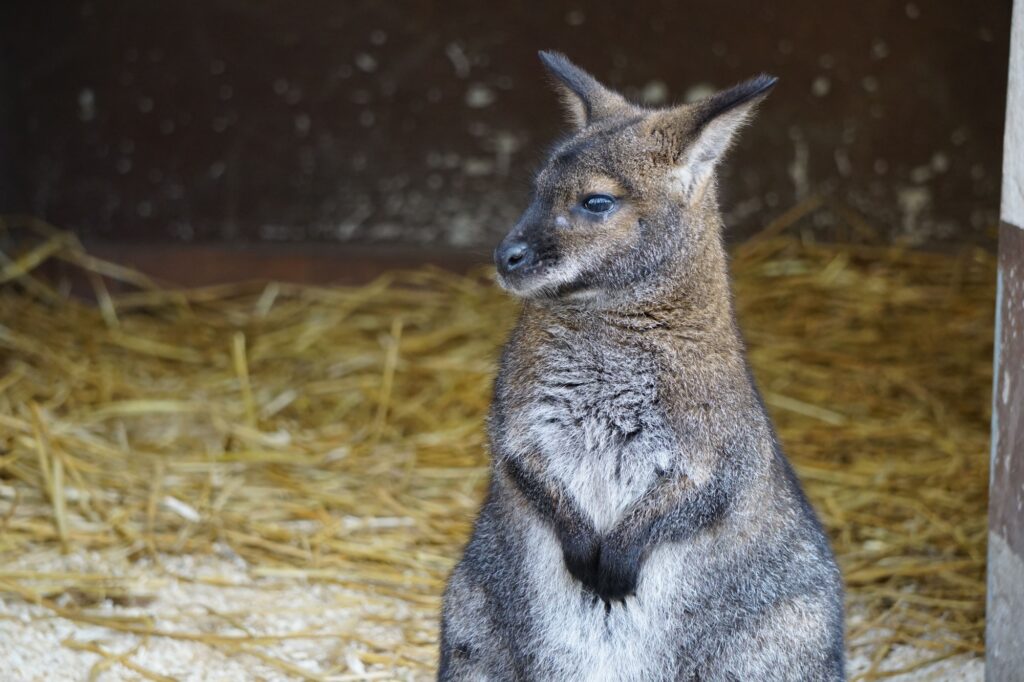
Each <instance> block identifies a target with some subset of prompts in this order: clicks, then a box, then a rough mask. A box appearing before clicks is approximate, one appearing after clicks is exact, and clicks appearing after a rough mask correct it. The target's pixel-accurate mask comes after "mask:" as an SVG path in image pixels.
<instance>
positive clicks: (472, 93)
mask: <svg viewBox="0 0 1024 682" xmlns="http://www.w3.org/2000/svg"><path fill="white" fill-rule="evenodd" d="M497 98H498V96H497V94H496V93H495V92H494V90H491V89H490V88H489V87H487V86H486V85H483V84H482V83H473V84H472V85H470V86H469V89H468V90H466V106H467V107H470V108H473V109H483V108H484V107H488V106H490V105H491V104H493V103H494V100H496V99H497Z"/></svg>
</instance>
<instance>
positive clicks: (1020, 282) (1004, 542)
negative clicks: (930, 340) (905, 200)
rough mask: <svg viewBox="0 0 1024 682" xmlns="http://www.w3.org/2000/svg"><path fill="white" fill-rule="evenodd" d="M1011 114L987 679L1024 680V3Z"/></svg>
mask: <svg viewBox="0 0 1024 682" xmlns="http://www.w3.org/2000/svg"><path fill="white" fill-rule="evenodd" d="M1015 5H1016V6H1015V9H1014V20H1013V38H1014V39H1013V51H1012V54H1011V57H1010V77H1009V88H1008V97H1007V108H1006V139H1005V150H1004V160H1003V198H1002V218H1003V221H1004V222H1003V224H1002V227H1001V228H1000V232H999V283H998V296H997V301H996V333H995V344H996V345H995V369H994V372H995V374H994V381H993V400H992V404H993V409H992V462H991V466H992V469H991V484H990V490H989V554H988V564H989V581H988V608H987V613H986V626H987V628H986V634H985V640H986V649H987V662H986V676H987V679H988V680H990V681H991V682H1010V681H1011V680H1020V679H1021V675H1022V674H1024V646H1022V644H1024V111H1022V106H1024V0H1017V2H1016V3H1015Z"/></svg>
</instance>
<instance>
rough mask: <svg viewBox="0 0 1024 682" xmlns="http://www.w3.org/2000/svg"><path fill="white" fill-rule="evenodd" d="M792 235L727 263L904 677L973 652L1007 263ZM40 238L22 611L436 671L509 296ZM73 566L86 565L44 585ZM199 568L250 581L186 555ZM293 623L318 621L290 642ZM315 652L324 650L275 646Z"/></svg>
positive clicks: (15, 566)
mask: <svg viewBox="0 0 1024 682" xmlns="http://www.w3.org/2000/svg"><path fill="white" fill-rule="evenodd" d="M820 206H821V202H820V201H819V202H818V203H815V204H813V205H809V206H802V207H797V209H794V212H793V216H790V217H789V218H787V220H789V221H790V222H791V221H793V220H797V219H798V218H800V217H801V216H803V215H805V214H807V213H809V212H813V211H816V210H820ZM794 216H795V217H794ZM786 227H787V224H786V223H785V221H783V224H779V225H773V226H771V228H770V232H767V233H765V234H763V235H762V236H761V237H759V238H757V239H755V240H752V241H750V242H749V243H746V244H744V245H742V246H741V247H739V248H738V249H737V250H736V252H735V261H734V263H733V270H734V273H735V276H736V297H737V301H738V304H739V307H740V310H739V313H740V318H741V323H742V325H743V327H744V330H745V332H746V336H747V339H748V341H749V345H750V356H751V361H752V363H753V365H754V368H755V371H756V374H757V377H758V379H759V381H760V383H761V386H762V388H763V389H764V392H765V396H766V400H767V402H768V405H769V407H770V408H771V410H772V412H773V415H774V417H775V419H776V421H777V424H778V427H779V431H780V434H781V438H782V441H783V443H784V444H785V447H786V449H787V451H788V453H789V454H790V456H791V457H792V459H793V460H794V462H795V464H796V467H797V469H798V471H799V473H800V475H801V476H802V478H803V480H804V482H805V484H806V487H807V489H808V492H809V494H810V496H811V498H812V500H813V502H814V504H815V506H816V507H817V509H818V510H819V512H820V514H821V516H822V518H823V520H824V522H825V525H826V526H827V528H828V530H829V533H830V535H831V538H832V542H833V544H834V546H835V548H836V551H837V553H838V556H839V559H840V562H841V564H842V568H843V570H844V573H845V575H846V578H847V583H848V585H849V596H848V603H849V612H850V618H849V622H848V628H849V632H850V639H851V651H852V654H853V655H854V656H855V657H859V658H861V659H863V660H864V661H865V662H864V663H863V665H861V667H860V668H859V669H858V670H857V671H856V673H857V675H858V678H857V679H861V680H875V679H884V678H887V677H891V676H893V675H895V674H897V672H893V667H892V666H893V664H890V663H887V661H889V660H890V658H891V652H892V651H894V650H896V649H898V648H899V647H901V646H906V645H909V646H913V647H916V648H917V649H920V650H922V651H924V652H925V657H926V658H932V657H933V658H935V659H943V658H947V657H949V656H952V655H955V654H965V655H969V656H977V655H979V654H980V652H981V646H982V632H983V615H984V613H983V604H984V565H985V508H986V486H987V469H986V464H987V457H986V454H985V453H986V442H987V424H988V419H989V415H988V412H987V410H988V405H989V401H988V399H987V395H988V392H989V386H990V372H991V368H990V359H991V330H992V308H993V305H992V297H993V273H994V266H993V262H992V259H991V258H990V257H989V256H987V255H985V254H982V253H979V252H974V251H972V252H967V253H962V254H958V255H937V254H929V253H920V252H911V251H904V250H899V249H890V248H875V247H864V246H850V247H834V246H820V245H814V244H803V243H800V242H798V241H796V240H793V239H791V238H787V237H785V236H782V235H781V233H782V232H783V230H784V229H785V228H786ZM37 234H39V237H38V238H37V239H36V240H35V241H34V242H31V243H29V244H28V245H27V247H26V248H25V249H24V250H23V251H22V253H21V254H20V255H15V254H12V255H10V256H9V257H8V256H7V255H4V256H3V257H2V258H0V280H5V281H6V284H4V285H3V286H2V287H0V518H2V524H3V526H2V527H3V533H2V534H0V591H2V592H3V593H5V594H6V595H7V597H6V598H7V599H8V600H22V601H23V602H24V603H30V604H33V605H35V606H33V607H32V608H36V609H40V611H39V613H40V614H49V617H52V618H57V619H59V620H61V621H66V622H69V623H73V624H74V625H75V627H81V628H82V631H83V632H86V631H89V628H92V629H95V628H97V627H98V628H101V629H104V630H106V631H109V632H112V633H121V634H124V635H130V636H132V637H136V638H138V639H137V640H135V641H136V645H143V644H145V643H146V642H154V641H167V640H174V641H177V642H194V643H196V644H201V645H203V646H207V647H210V648H212V649H213V650H216V651H219V652H220V653H221V654H222V655H223V656H226V657H228V658H231V659H239V660H242V659H245V658H246V657H250V658H251V660H253V661H256V662H257V663H259V664H260V665H263V666H264V669H266V670H268V671H269V672H268V674H278V675H281V676H301V677H305V678H307V679H336V680H360V679H392V678H395V677H398V678H415V679H428V678H429V677H430V674H431V672H430V671H431V670H432V668H433V666H434V665H435V661H436V658H435V657H436V636H437V635H436V629H437V611H438V608H439V605H440V594H441V590H442V588H443V584H444V579H445V576H446V574H447V573H448V571H449V570H450V569H451V567H452V565H453V563H454V561H455V560H456V559H457V557H458V556H459V552H460V547H461V545H462V543H463V541H464V540H465V538H466V536H467V533H468V532H469V528H470V523H471V521H472V518H473V515H474V512H475V510H476V506H477V504H478V502H479V499H480V496H481V493H482V490H483V486H484V485H485V482H486V477H487V469H486V467H487V458H486V447H485V439H484V429H483V417H484V414H485V411H486V408H487V405H488V401H489V397H490V389H491V382H492V380H493V374H494V369H495V360H496V357H497V353H498V349H499V345H500V343H501V341H502V340H503V338H504V336H505V333H506V331H507V329H508V328H509V326H510V324H511V323H512V321H513V318H514V314H515V304H514V303H513V302H511V301H509V300H508V299H507V298H506V297H505V296H503V295H502V294H501V293H499V292H498V291H496V290H495V288H494V287H493V286H492V285H491V284H490V281H489V277H488V275H487V274H486V273H478V274H474V275H470V276H468V277H462V276H456V275H451V274H447V273H443V272H439V271H436V270H430V269H425V270H418V271H415V272H407V273H391V274H388V275H386V276H383V277H382V278H381V279H379V280H377V281H376V282H373V283H371V284H369V285H367V286H365V287H356V288H351V287H336V288H327V287H313V286H294V285H289V284H283V283H274V284H270V285H263V284H258V285H250V284H238V285H233V286H218V287H208V288H204V289H196V290H192V291H170V290H164V289H161V288H159V287H157V286H156V285H155V284H153V283H152V282H151V281H149V280H148V279H147V278H145V277H144V276H142V275H139V274H138V273H134V272H132V271H130V270H127V269H125V268H122V267H119V266H115V265H113V264H109V263H105V262H103V261H99V260H97V259H95V258H93V257H90V256H88V255H87V254H85V253H84V252H83V251H82V250H81V248H80V246H79V245H78V243H77V241H76V240H75V239H74V238H73V237H71V236H70V235H66V234H63V233H59V232H54V231H52V230H43V231H42V232H41V233H37ZM52 259H59V260H61V261H63V262H65V263H71V264H74V265H75V266H77V267H80V268H84V269H85V270H86V271H87V272H88V273H91V274H90V276H89V278H88V279H87V281H89V282H91V283H92V286H93V291H94V292H95V294H96V297H97V300H98V302H99V305H98V306H96V305H90V304H86V303H83V302H81V301H79V300H76V299H73V298H67V297H66V296H62V295H59V294H58V293H57V292H58V291H60V289H59V288H54V287H53V286H52V284H50V283H47V278H46V277H43V276H41V275H40V274H39V270H38V268H39V266H40V265H42V264H44V263H46V262H48V260H52ZM127 285H131V286H130V287H129V286H127ZM127 289H131V290H130V291H129V290H127ZM62 551H66V552H69V553H70V554H69V555H68V557H67V558H68V559H69V561H68V562H66V563H69V564H74V565H77V564H75V562H74V561H70V559H74V558H76V557H79V558H80V557H93V558H94V559H95V561H93V562H92V563H93V564H97V562H98V565H93V566H92V567H91V568H87V567H82V568H81V569H75V568H74V567H72V568H69V569H67V570H64V569H60V570H57V569H53V570H49V571H44V570H42V569H40V568H39V567H40V566H44V565H48V566H51V565H53V564H54V561H55V560H56V559H57V558H59V557H60V556H61V552H62ZM197 556H199V557H201V556H215V557H221V559H222V560H223V561H226V562H229V563H231V565H234V566H238V567H239V568H238V570H239V571H240V573H238V574H231V575H220V574H200V573H197V572H195V571H188V570H186V569H184V568H181V567H180V566H178V564H177V563H175V562H177V561H178V558H181V559H187V558H189V557H197ZM116 562H127V563H128V564H130V565H133V564H135V563H138V562H143V563H142V564H139V565H147V566H150V568H149V569H147V571H148V574H149V575H151V579H152V580H154V581H158V582H160V581H162V582H160V585H168V584H179V583H192V584H194V585H195V586H196V587H197V588H199V587H203V589H207V590H223V591H232V590H235V589H236V588H237V587H239V586H240V585H241V586H244V587H248V588H251V589H253V590H258V591H262V592H266V593H274V591H282V592H281V594H282V595H288V594H295V590H305V591H316V590H321V589H324V590H330V592H329V594H330V595H332V596H331V599H334V600H336V601H337V602H338V603H339V604H341V605H342V607H343V608H344V609H345V611H344V613H346V614H349V616H350V619H349V620H346V619H344V618H340V619H339V620H337V621H334V620H332V621H330V622H323V623H320V622H319V621H316V620H315V618H316V617H318V616H317V609H318V608H319V607H318V605H317V603H316V602H314V603H313V604H312V605H306V604H305V602H303V605H302V606H301V608H302V609H305V610H304V611H303V614H304V615H301V618H300V616H299V615H296V614H293V613H291V612H290V611H289V610H288V609H289V608H291V606H292V605H291V604H290V603H289V602H288V600H287V599H286V602H285V603H284V604H281V605H280V606H278V607H275V608H277V609H278V610H277V611H275V612H274V613H270V614H269V615H268V620H267V621H266V622H263V621H261V623H262V624H260V623H254V622H253V617H254V616H256V615H259V614H258V613H256V612H257V611H259V609H261V608H264V606H262V605H264V604H265V602H263V601H260V602H259V605H256V602H253V603H252V604H249V603H239V604H235V606H234V607H233V608H234V610H235V613H234V614H226V613H223V611H224V609H221V611H218V612H217V613H219V614H220V615H219V616H216V617H215V616H214V615H213V614H211V612H210V611H202V612H196V611H195V609H192V610H189V608H187V607H184V606H183V607H182V608H181V609H179V610H174V611H171V612H167V611H160V612H159V613H158V612H156V611H153V610H152V609H154V608H156V607H155V606H153V605H150V606H147V604H151V603H152V601H153V598H152V597H150V596H148V595H149V590H150V589H152V590H159V589H163V588H161V587H160V586H159V585H155V586H154V585H146V586H142V587H133V584H130V583H126V582H125V581H124V580H121V579H119V578H117V577H116V576H114V575H111V574H109V573H108V571H107V570H106V569H104V566H106V565H108V564H110V565H112V564H113V563H116ZM146 562H148V563H146ZM288 590H291V592H288ZM316 593H317V594H320V592H316ZM324 594H328V592H325V593H324ZM324 599H325V600H326V599H327V598H326V597H324ZM117 600H120V601H117ZM119 604H121V605H123V606H119ZM104 605H106V606H104ZM296 608H297V606H296ZM324 608H325V609H326V608H327V606H326V603H325V604H324ZM228 610H230V609H228ZM39 617H43V616H42V615H40V616H39ZM282 619H283V620H282ZM292 619H299V620H298V621H297V622H299V623H301V624H304V625H301V626H300V625H296V626H295V627H292V628H290V629H288V628H283V626H276V627H275V626H273V623H277V622H287V623H291V622H293V620H292ZM310 619H314V620H310ZM268 623H269V624H268ZM309 623H314V625H310V624H309ZM76 633H77V631H76ZM86 639H87V638H85V636H84V635H79V634H75V636H73V637H67V638H65V639H64V640H62V641H64V646H65V647H70V648H73V649H75V650H82V651H85V652H91V653H90V654H89V655H94V656H96V657H98V662H96V668H95V671H94V672H95V673H96V674H98V673H99V672H101V671H102V670H104V669H107V668H116V667H121V668H126V669H128V670H130V671H133V672H134V673H135V674H137V675H140V676H143V677H147V678H149V679H163V678H164V676H166V675H167V674H169V671H168V670H164V669H158V668H157V667H155V665H154V664H153V663H152V662H149V661H146V660H144V659H143V658H141V656H142V654H143V653H145V651H146V646H148V645H145V646H142V648H141V649H138V650H135V649H130V648H126V651H127V653H118V652H115V651H113V650H112V649H110V648H109V647H107V646H106V645H103V644H102V643H101V642H98V641H86ZM303 639H307V640H311V641H315V642H318V643H322V644H317V647H320V648H323V647H328V648H324V649H323V650H324V651H325V652H327V653H326V654H324V658H323V659H322V660H319V661H312V662H311V661H309V660H300V659H299V658H297V657H296V656H297V654H294V653H290V652H292V650H291V649H288V648H287V647H286V646H285V644H286V643H287V642H290V641H296V640H303ZM330 642H333V643H334V644H331V645H330V646H333V647H334V648H329V646H328V643H330ZM318 650H319V649H318ZM252 657H254V658H252ZM926 663H927V661H925V660H918V661H912V662H910V663H907V664H905V665H906V667H908V668H912V667H913V666H920V665H925V664H926ZM275 671H276V672H275Z"/></svg>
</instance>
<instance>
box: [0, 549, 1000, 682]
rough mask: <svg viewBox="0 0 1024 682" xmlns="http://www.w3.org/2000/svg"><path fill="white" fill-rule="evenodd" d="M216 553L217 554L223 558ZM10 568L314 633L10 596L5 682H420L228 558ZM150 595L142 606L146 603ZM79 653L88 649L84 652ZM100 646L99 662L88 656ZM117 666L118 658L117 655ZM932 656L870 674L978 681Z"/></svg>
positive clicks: (345, 617)
mask: <svg viewBox="0 0 1024 682" xmlns="http://www.w3.org/2000/svg"><path fill="white" fill-rule="evenodd" d="M223 549H224V552H223V553H224V554H230V550H227V548H223ZM18 565H21V566H24V567H26V568H27V569H30V570H34V571H40V570H43V571H47V572H52V573H60V572H65V571H73V572H87V573H88V572H96V571H98V572H103V573H104V574H107V575H111V574H112V575H117V576H119V577H121V578H122V579H123V580H124V581H125V584H126V585H130V586H131V590H132V592H133V593H135V594H140V595H146V596H147V602H146V603H145V605H139V606H118V605H116V604H114V603H113V602H111V601H109V600H106V601H104V602H102V603H100V604H97V609H98V610H99V611H100V612H102V613H104V614H105V615H108V616H117V617H120V618H123V619H124V620H125V622H131V620H132V619H134V618H139V617H145V618H152V619H154V621H155V622H154V625H155V626H156V627H158V628H162V629H167V630H174V629H177V630H181V631H186V630H187V631H190V632H217V633H219V634H220V635H221V636H225V637H230V636H232V635H237V636H241V637H246V638H252V637H260V636H262V635H268V636H278V635H281V634H284V633H291V632H302V631H306V632H316V633H317V636H316V637H311V638H305V639H290V640H278V641H275V642H274V643H272V644H269V645H267V646H263V647H261V648H260V650H259V651H260V655H259V656H257V655H254V654H253V653H247V652H246V650H245V646H244V645H243V646H239V647H238V648H237V649H236V650H234V651H232V650H231V649H230V648H225V647H224V646H223V645H220V646H210V645H207V644H203V643H201V642H197V641H190V640H182V639H175V638H172V637H147V636H145V635H137V634H131V633H124V632H116V631H111V630H110V629H108V628H105V627H101V626H95V625H89V624H83V623H75V622H71V621H68V620H64V619H61V618H59V617H55V616H54V613H53V612H52V611H51V610H49V609H47V608H45V607H39V606H33V605H31V604H27V603H25V602H23V601H21V600H16V599H5V600H4V601H3V602H0V660H3V661H6V665H7V666H8V667H7V669H6V670H7V672H6V677H5V679H7V680H18V681H21V680H24V681H26V682H28V681H29V680H32V681H36V682H42V681H47V682H51V681H52V682H63V681H65V680H66V681H68V682H72V681H74V682H78V681H80V680H86V679H96V680H100V681H110V680H135V679H145V677H144V675H145V672H146V671H148V672H149V673H159V674H160V675H164V676H168V677H171V678H173V679H177V680H182V681H186V680H194V681H197V682H198V681H199V680H240V681H241V680H253V679H264V680H292V679H301V678H302V677H303V676H308V678H309V679H320V680H334V681H336V682H341V681H343V680H352V681H355V680H429V679H432V675H431V674H430V673H428V672H423V671H414V670H411V669H408V668H405V669H403V668H401V667H395V668H390V669H388V670H383V671H375V672H374V671H368V670H367V665H366V664H364V663H363V662H362V659H361V658H360V653H364V652H365V647H364V646H363V645H362V644H361V643H360V642H358V641H353V640H352V638H351V631H352V628H355V630H356V631H357V632H362V633H363V634H366V635H368V636H369V635H371V634H372V637H373V638H374V639H375V640H376V641H378V642H384V641H387V640H388V639H394V640H396V641H398V640H400V639H401V638H402V637H403V633H402V628H401V627H397V626H394V625H390V626H389V625H380V624H379V625H376V626H374V625H370V624H368V623H366V622H365V621H364V622H362V623H360V620H361V618H362V614H363V613H364V612H363V611H362V609H360V608H355V606H354V602H358V601H359V593H358V592H353V591H352V590H347V589H345V588H344V587H341V586H338V585H330V584H324V583H317V582H313V583H304V582H302V581H296V580H293V579H281V578H254V577H253V576H252V575H251V573H250V572H249V571H248V570H247V566H246V562H245V561H244V560H243V559H241V558H240V557H238V556H233V557H230V558H217V557H194V556H186V557H161V559H160V562H159V565H156V564H154V563H153V562H150V561H142V562H138V563H135V564H131V563H130V562H127V561H121V562H117V563H115V562H112V561H110V560H107V559H104V558H102V557H100V556H98V555H92V556H74V557H59V556H51V557H50V558H49V559H45V558H43V557H26V558H25V560H23V561H21V562H18V563H17V564H15V565H12V566H10V567H8V568H7V569H6V570H8V571H9V570H17V566H18ZM149 598H151V599H152V601H148V599H149ZM420 625H421V626H422V627H423V628H424V631H423V633H422V636H423V638H424V640H429V639H431V638H432V637H433V636H434V635H433V632H434V629H435V628H436V622H435V623H431V622H425V623H421V624H420ZM878 637H879V633H878V632H867V633H865V634H864V635H863V636H862V637H861V638H859V640H854V641H853V642H851V643H850V644H851V648H853V649H855V650H858V651H861V653H859V654H858V655H855V656H853V657H851V659H850V661H849V665H848V671H849V674H850V676H851V678H856V676H857V675H858V674H860V673H863V672H864V671H865V670H867V669H868V668H869V667H870V665H871V662H872V655H873V654H875V653H876V649H874V648H873V647H871V646H870V641H871V640H872V639H878ZM90 649H91V650H90ZM97 649H102V650H103V651H104V652H106V655H103V654H100V653H98V651H97ZM122 656H123V658H120V659H118V657H122ZM266 656H271V657H274V658H276V659H277V660H278V661H289V662H290V663H291V664H292V665H293V666H295V670H294V671H291V672H289V671H287V670H282V669H281V668H280V666H275V665H272V664H268V663H267V662H266V661H265V660H264V659H265V657H266ZM934 656H935V654H934V652H932V651H928V650H924V649H918V648H915V647H912V646H896V647H895V648H894V649H893V650H892V651H890V652H889V653H888V654H887V655H886V657H885V661H884V663H883V664H882V665H881V666H879V668H878V672H880V673H884V672H886V671H887V670H896V669H905V668H908V667H913V666H915V665H920V666H921V667H919V668H917V669H916V670H913V671H911V672H907V673H904V674H896V675H892V676H890V677H888V679H890V680H893V681H894V682H926V681H929V682H939V681H947V680H948V681H951V682H952V681H954V680H963V681H965V682H982V680H984V678H985V666H984V662H983V660H982V659H981V658H979V657H977V656H965V655H961V656H954V657H952V658H947V659H945V660H943V661H940V662H938V663H933V664H926V662H927V661H928V660H930V659H932V658H934Z"/></svg>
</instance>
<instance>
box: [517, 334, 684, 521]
mask: <svg viewBox="0 0 1024 682" xmlns="http://www.w3.org/2000/svg"><path fill="white" fill-rule="evenodd" d="M533 359H534V362H533V368H534V369H533V372H532V377H531V381H530V382H529V383H528V384H527V385H526V386H524V387H523V392H524V398H525V399H524V400H522V401H521V402H520V403H519V404H520V405H521V407H520V408H519V410H518V411H519V415H518V417H519V419H518V421H520V423H522V424H524V425H525V427H526V428H525V429H524V430H523V431H520V433H523V434H524V435H525V436H526V439H527V441H528V444H529V445H528V446H529V447H531V448H532V449H533V451H534V452H537V453H539V454H540V456H542V457H544V458H545V459H546V460H547V462H546V463H547V468H548V470H549V471H550V473H551V475H553V476H555V477H556V478H558V479H559V480H560V482H561V483H562V484H563V485H564V486H565V488H566V489H567V490H568V491H569V492H570V494H572V495H573V497H574V498H575V499H576V502H577V503H578V504H579V506H580V507H581V508H582V509H583V510H584V511H585V512H586V513H588V515H589V516H590V517H591V520H592V521H593V523H594V525H595V527H596V528H597V529H599V530H608V529H610V528H611V527H612V526H614V524H615V522H616V521H617V520H618V518H619V517H620V516H621V514H622V513H623V511H625V509H626V508H627V507H628V506H629V505H630V504H631V503H632V502H633V501H634V500H636V499H637V498H638V497H639V496H640V495H642V494H643V493H644V491H645V490H647V488H648V487H649V486H650V485H651V483H652V482H653V481H654V480H655V478H656V477H657V476H658V475H659V473H660V472H664V471H666V470H668V468H669V467H670V466H671V459H672V452H673V444H674V439H673V434H672V432H671V430H670V429H669V428H668V427H667V420H666V418H665V410H664V405H663V401H664V390H663V389H664V386H663V383H664V381H663V373H664V372H665V371H666V369H665V364H666V363H665V358H664V357H663V356H662V355H661V354H660V353H658V352H657V350H656V349H652V348H650V347H643V346H640V345H637V344H623V343H617V342H616V341H615V340H614V339H609V338H606V337H602V335H600V334H595V333H593V332H588V331H566V330H558V331H555V332H550V342H549V343H546V344H544V345H542V346H540V347H539V348H537V349H535V350H534V353H533Z"/></svg>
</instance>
